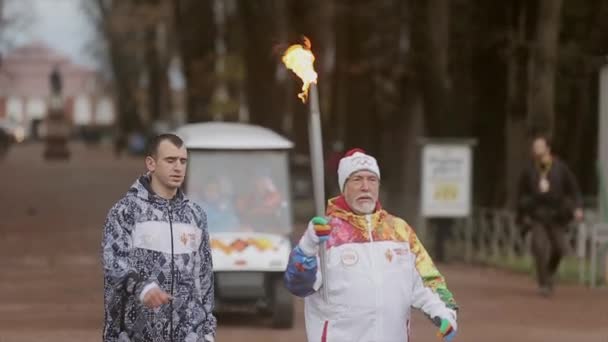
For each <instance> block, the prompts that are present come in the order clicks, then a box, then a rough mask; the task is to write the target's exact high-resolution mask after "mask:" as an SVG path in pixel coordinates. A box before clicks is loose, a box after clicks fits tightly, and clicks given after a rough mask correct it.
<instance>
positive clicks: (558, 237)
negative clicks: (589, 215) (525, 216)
mask: <svg viewBox="0 0 608 342" xmlns="http://www.w3.org/2000/svg"><path fill="white" fill-rule="evenodd" d="M531 229H532V232H531V233H532V255H533V256H534V261H535V266H536V277H537V281H538V285H539V286H540V287H548V288H552V287H553V281H554V276H555V273H556V272H557V270H558V268H559V264H560V262H561V260H562V258H563V257H564V256H565V255H566V254H568V253H569V251H570V246H569V244H568V238H567V232H566V228H565V226H563V225H558V224H551V223H539V222H535V223H533V224H532V227H531Z"/></svg>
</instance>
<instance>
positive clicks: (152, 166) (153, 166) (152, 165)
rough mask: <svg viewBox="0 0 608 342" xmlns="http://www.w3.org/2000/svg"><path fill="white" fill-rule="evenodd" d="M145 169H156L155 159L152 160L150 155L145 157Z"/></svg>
mask: <svg viewBox="0 0 608 342" xmlns="http://www.w3.org/2000/svg"><path fill="white" fill-rule="evenodd" d="M146 169H148V172H154V170H156V160H154V158H152V156H147V157H146Z"/></svg>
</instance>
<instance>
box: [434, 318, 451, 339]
mask: <svg viewBox="0 0 608 342" xmlns="http://www.w3.org/2000/svg"><path fill="white" fill-rule="evenodd" d="M434 321H435V324H436V325H438V326H439V331H438V332H437V337H439V338H440V339H442V341H444V342H451V341H452V339H453V338H454V336H456V329H455V328H454V327H453V326H452V324H451V323H450V321H448V320H447V319H445V318H441V319H440V318H439V317H435V319H434Z"/></svg>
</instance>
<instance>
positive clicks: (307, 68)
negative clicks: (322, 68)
mask: <svg viewBox="0 0 608 342" xmlns="http://www.w3.org/2000/svg"><path fill="white" fill-rule="evenodd" d="M310 46H311V45H310V40H308V38H306V37H304V46H302V45H300V44H294V45H291V46H290V47H288V48H287V50H286V51H285V53H284V54H283V63H284V64H285V66H286V67H287V69H289V70H291V71H293V72H294V73H295V74H296V75H298V77H299V78H300V79H301V80H302V82H304V83H303V84H302V92H301V93H299V94H298V97H299V98H300V99H301V100H302V103H305V102H306V99H307V98H308V89H309V88H310V85H311V84H312V83H317V72H316V71H315V68H314V66H313V63H314V61H315V55H313V54H312V51H310Z"/></svg>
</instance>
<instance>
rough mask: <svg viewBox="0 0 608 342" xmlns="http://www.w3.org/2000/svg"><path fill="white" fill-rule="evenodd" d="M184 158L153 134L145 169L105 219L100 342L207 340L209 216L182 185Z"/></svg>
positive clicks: (179, 148)
mask: <svg viewBox="0 0 608 342" xmlns="http://www.w3.org/2000/svg"><path fill="white" fill-rule="evenodd" d="M187 160H188V153H187V151H186V148H185V146H184V143H183V141H182V140H181V139H180V138H179V137H177V136H175V135H173V134H163V135H160V136H158V137H156V138H155V139H154V140H153V141H152V142H151V144H150V152H149V155H148V156H146V160H145V161H146V167H147V169H148V172H147V173H146V174H145V175H143V176H141V177H140V178H139V179H138V180H136V181H135V183H134V184H133V185H132V186H131V188H130V189H129V191H128V192H127V194H126V195H125V196H124V197H123V198H122V199H121V200H120V201H118V202H117V203H116V204H115V205H114V206H113V207H112V209H111V210H110V212H109V214H108V217H107V219H106V222H105V227H104V233H103V241H102V254H103V258H102V259H103V260H102V261H103V270H104V304H105V305H104V306H105V321H104V328H103V341H104V342H115V341H117V342H127V341H129V342H148V341H150V342H152V341H154V342H170V341H171V342H213V341H214V339H215V329H216V320H215V317H214V316H213V314H212V309H213V304H214V302H213V301H214V296H213V270H212V261H211V251H210V248H209V235H208V232H207V218H206V215H205V213H204V212H203V210H202V209H201V207H199V206H198V205H197V204H195V203H193V202H191V201H190V200H188V199H187V198H186V196H185V195H184V193H183V192H182V191H181V190H180V186H181V185H182V183H183V181H184V177H185V175H186V162H187Z"/></svg>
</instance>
